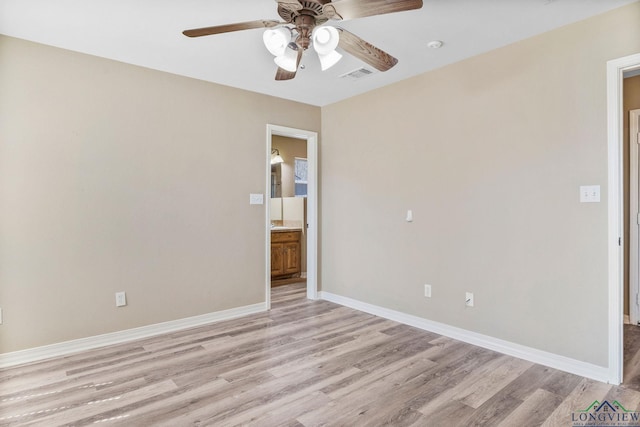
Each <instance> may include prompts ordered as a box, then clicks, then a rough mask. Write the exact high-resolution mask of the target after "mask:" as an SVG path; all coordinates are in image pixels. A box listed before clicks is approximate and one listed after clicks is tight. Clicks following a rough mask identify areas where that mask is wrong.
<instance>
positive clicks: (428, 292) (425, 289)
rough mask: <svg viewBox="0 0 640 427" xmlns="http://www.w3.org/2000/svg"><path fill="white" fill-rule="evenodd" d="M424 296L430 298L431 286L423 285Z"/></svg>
mask: <svg viewBox="0 0 640 427" xmlns="http://www.w3.org/2000/svg"><path fill="white" fill-rule="evenodd" d="M424 296H425V297H427V298H431V285H424Z"/></svg>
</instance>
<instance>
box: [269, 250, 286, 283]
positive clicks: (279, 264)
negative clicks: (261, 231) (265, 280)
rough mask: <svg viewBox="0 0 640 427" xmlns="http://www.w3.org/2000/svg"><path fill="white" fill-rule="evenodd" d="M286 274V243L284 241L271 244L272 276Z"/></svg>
mask: <svg viewBox="0 0 640 427" xmlns="http://www.w3.org/2000/svg"><path fill="white" fill-rule="evenodd" d="M281 274H284V245H283V244H282V243H272V244H271V276H279V275H281Z"/></svg>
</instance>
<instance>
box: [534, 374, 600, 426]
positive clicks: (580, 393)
mask: <svg viewBox="0 0 640 427" xmlns="http://www.w3.org/2000/svg"><path fill="white" fill-rule="evenodd" d="M611 388H612V386H611V385H609V384H604V383H600V382H597V381H593V380H590V379H586V378H584V379H582V380H581V381H580V383H579V384H578V386H577V387H576V388H574V389H573V391H572V392H571V393H570V394H569V395H568V396H567V397H566V398H565V399H564V400H563V401H562V402H561V403H560V404H559V405H558V406H557V407H556V408H555V410H554V411H553V412H552V413H551V415H549V417H548V418H547V419H546V420H545V421H544V423H543V424H542V425H543V426H545V427H556V426H561V425H567V423H568V422H570V421H571V414H572V413H574V412H575V411H577V410H581V409H585V408H587V407H588V406H589V405H590V404H591V403H592V402H594V401H595V400H598V401H602V400H603V399H604V397H605V396H606V395H607V393H609V391H611Z"/></svg>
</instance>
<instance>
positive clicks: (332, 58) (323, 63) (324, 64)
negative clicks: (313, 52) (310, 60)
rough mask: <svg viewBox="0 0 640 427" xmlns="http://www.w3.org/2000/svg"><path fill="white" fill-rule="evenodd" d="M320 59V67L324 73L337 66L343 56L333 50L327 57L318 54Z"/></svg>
mask: <svg viewBox="0 0 640 427" xmlns="http://www.w3.org/2000/svg"><path fill="white" fill-rule="evenodd" d="M318 58H320V67H321V68H322V71H324V70H328V69H329V68H331V67H333V66H334V65H336V64H337V63H338V61H340V59H341V58H342V55H341V54H339V53H338V52H336V51H335V50H333V51H331V52H329V53H327V54H326V55H320V54H318Z"/></svg>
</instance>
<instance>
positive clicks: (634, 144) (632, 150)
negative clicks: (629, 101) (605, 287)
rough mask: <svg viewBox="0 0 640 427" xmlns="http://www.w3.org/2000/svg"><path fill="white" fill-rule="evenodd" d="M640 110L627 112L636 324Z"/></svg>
mask: <svg viewBox="0 0 640 427" xmlns="http://www.w3.org/2000/svg"><path fill="white" fill-rule="evenodd" d="M639 116H640V110H632V111H631V112H630V114H629V321H630V323H631V324H632V325H637V324H638V321H639V320H640V310H639V308H640V307H638V292H640V287H639V286H638V285H639V282H638V280H639V279H640V275H639V274H638V268H639V267H640V262H639V260H640V258H639V254H640V251H638V245H640V241H639V239H638V236H639V235H640V234H639V233H640V227H639V225H640V215H639V212H640V209H639V205H638V201H639V197H638V196H639V191H640V189H639V188H638V182H639V178H640V175H639V174H638V151H639V150H638V144H639V143H640V141H638V132H640V129H638V118H639Z"/></svg>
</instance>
